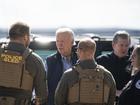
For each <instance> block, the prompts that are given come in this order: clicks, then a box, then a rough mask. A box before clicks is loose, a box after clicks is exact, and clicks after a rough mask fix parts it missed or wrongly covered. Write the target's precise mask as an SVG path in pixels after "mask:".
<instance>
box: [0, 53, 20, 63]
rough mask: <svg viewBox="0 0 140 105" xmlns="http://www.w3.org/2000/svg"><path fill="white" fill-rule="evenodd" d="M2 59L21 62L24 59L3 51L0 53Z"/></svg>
mask: <svg viewBox="0 0 140 105" xmlns="http://www.w3.org/2000/svg"><path fill="white" fill-rule="evenodd" d="M0 59H1V60H2V61H4V62H8V63H19V62H21V61H22V59H23V57H22V56H17V55H10V54H4V53H3V54H1V55H0Z"/></svg>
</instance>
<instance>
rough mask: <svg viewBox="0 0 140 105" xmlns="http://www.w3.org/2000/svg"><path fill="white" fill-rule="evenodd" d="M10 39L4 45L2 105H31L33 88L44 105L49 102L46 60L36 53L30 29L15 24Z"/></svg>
mask: <svg viewBox="0 0 140 105" xmlns="http://www.w3.org/2000/svg"><path fill="white" fill-rule="evenodd" d="M9 38H10V42H9V43H8V44H7V45H2V47H1V48H0V105H30V104H31V98H32V91H33V89H34V90H35V95H36V96H35V97H36V98H37V102H36V103H39V104H40V105H46V101H47V100H46V99H47V93H46V75H45V67H44V64H43V62H42V59H41V58H40V57H39V56H38V55H37V54H35V53H34V52H32V51H31V50H30V49H29V48H28V45H29V43H30V29H29V26H27V25H26V24H24V23H20V22H18V23H15V24H13V25H12V26H11V28H10V30H9Z"/></svg>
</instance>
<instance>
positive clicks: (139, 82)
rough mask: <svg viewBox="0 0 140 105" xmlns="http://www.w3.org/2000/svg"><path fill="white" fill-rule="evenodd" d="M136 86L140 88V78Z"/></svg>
mask: <svg viewBox="0 0 140 105" xmlns="http://www.w3.org/2000/svg"><path fill="white" fill-rule="evenodd" d="M135 87H136V88H137V89H140V80H138V81H137V82H136V84H135Z"/></svg>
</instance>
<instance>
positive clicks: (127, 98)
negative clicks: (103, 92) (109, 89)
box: [119, 71, 140, 105]
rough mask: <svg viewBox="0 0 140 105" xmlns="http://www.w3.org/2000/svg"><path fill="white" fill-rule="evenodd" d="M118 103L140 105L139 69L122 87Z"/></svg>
mask: <svg viewBox="0 0 140 105" xmlns="http://www.w3.org/2000/svg"><path fill="white" fill-rule="evenodd" d="M119 105H140V71H139V72H138V73H137V74H135V75H134V76H133V78H132V80H131V81H130V82H129V83H128V84H127V86H126V87H125V88H124V90H123V92H122V94H121V95H120V97H119Z"/></svg>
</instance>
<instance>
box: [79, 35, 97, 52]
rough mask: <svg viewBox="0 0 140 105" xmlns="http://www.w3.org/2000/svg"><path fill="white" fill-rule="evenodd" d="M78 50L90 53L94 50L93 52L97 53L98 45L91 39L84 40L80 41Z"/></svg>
mask: <svg viewBox="0 0 140 105" xmlns="http://www.w3.org/2000/svg"><path fill="white" fill-rule="evenodd" d="M78 48H79V49H80V50H82V51H89V50H92V51H93V52H95V51H96V43H95V41H94V40H93V39H91V38H84V39H82V40H80V42H79V43H78Z"/></svg>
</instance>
